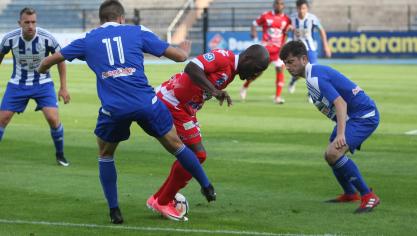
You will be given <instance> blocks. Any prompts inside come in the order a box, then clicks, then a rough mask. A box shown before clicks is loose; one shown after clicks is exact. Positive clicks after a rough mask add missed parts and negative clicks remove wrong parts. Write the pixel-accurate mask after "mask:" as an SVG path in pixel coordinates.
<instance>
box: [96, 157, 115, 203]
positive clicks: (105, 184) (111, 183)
mask: <svg viewBox="0 0 417 236" xmlns="http://www.w3.org/2000/svg"><path fill="white" fill-rule="evenodd" d="M98 169H99V177H100V182H101V186H102V188H103V192H104V196H105V197H106V199H107V204H108V205H109V208H115V207H118V206H119V203H118V200H117V172H116V166H115V165H114V159H113V157H108V158H103V157H100V158H99V159H98Z"/></svg>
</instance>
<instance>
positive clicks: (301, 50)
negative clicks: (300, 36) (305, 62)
mask: <svg viewBox="0 0 417 236" xmlns="http://www.w3.org/2000/svg"><path fill="white" fill-rule="evenodd" d="M290 54H291V55H292V56H294V57H298V58H300V57H302V56H304V55H305V56H307V49H306V46H305V45H304V43H303V42H301V41H299V40H297V41H290V42H288V43H286V44H285V45H284V47H282V48H281V52H280V53H279V58H280V59H281V60H283V61H285V60H286V59H287V58H288V57H289V56H290Z"/></svg>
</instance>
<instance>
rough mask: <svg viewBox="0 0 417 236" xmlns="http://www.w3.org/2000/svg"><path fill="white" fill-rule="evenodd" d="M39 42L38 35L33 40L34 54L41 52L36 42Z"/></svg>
mask: <svg viewBox="0 0 417 236" xmlns="http://www.w3.org/2000/svg"><path fill="white" fill-rule="evenodd" d="M38 42H39V37H36V38H35V39H33V41H32V54H39V52H38V51H37V50H36V44H37V43H38Z"/></svg>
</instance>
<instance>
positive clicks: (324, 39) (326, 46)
mask: <svg viewBox="0 0 417 236" xmlns="http://www.w3.org/2000/svg"><path fill="white" fill-rule="evenodd" d="M319 31H320V37H321V42H322V44H323V50H324V54H325V55H326V57H331V56H332V51H331V50H330V47H329V44H328V43H327V33H326V30H324V28H323V26H321V25H320V26H319Z"/></svg>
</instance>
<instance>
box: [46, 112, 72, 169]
mask: <svg viewBox="0 0 417 236" xmlns="http://www.w3.org/2000/svg"><path fill="white" fill-rule="evenodd" d="M42 112H43V114H44V116H45V119H46V121H47V122H48V124H49V127H50V132H51V137H52V141H53V142H54V146H55V156H56V161H57V163H58V164H59V165H62V166H69V162H68V161H67V159H66V158H65V156H64V126H63V125H62V123H61V122H60V119H59V113H58V108H56V107H43V108H42Z"/></svg>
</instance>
